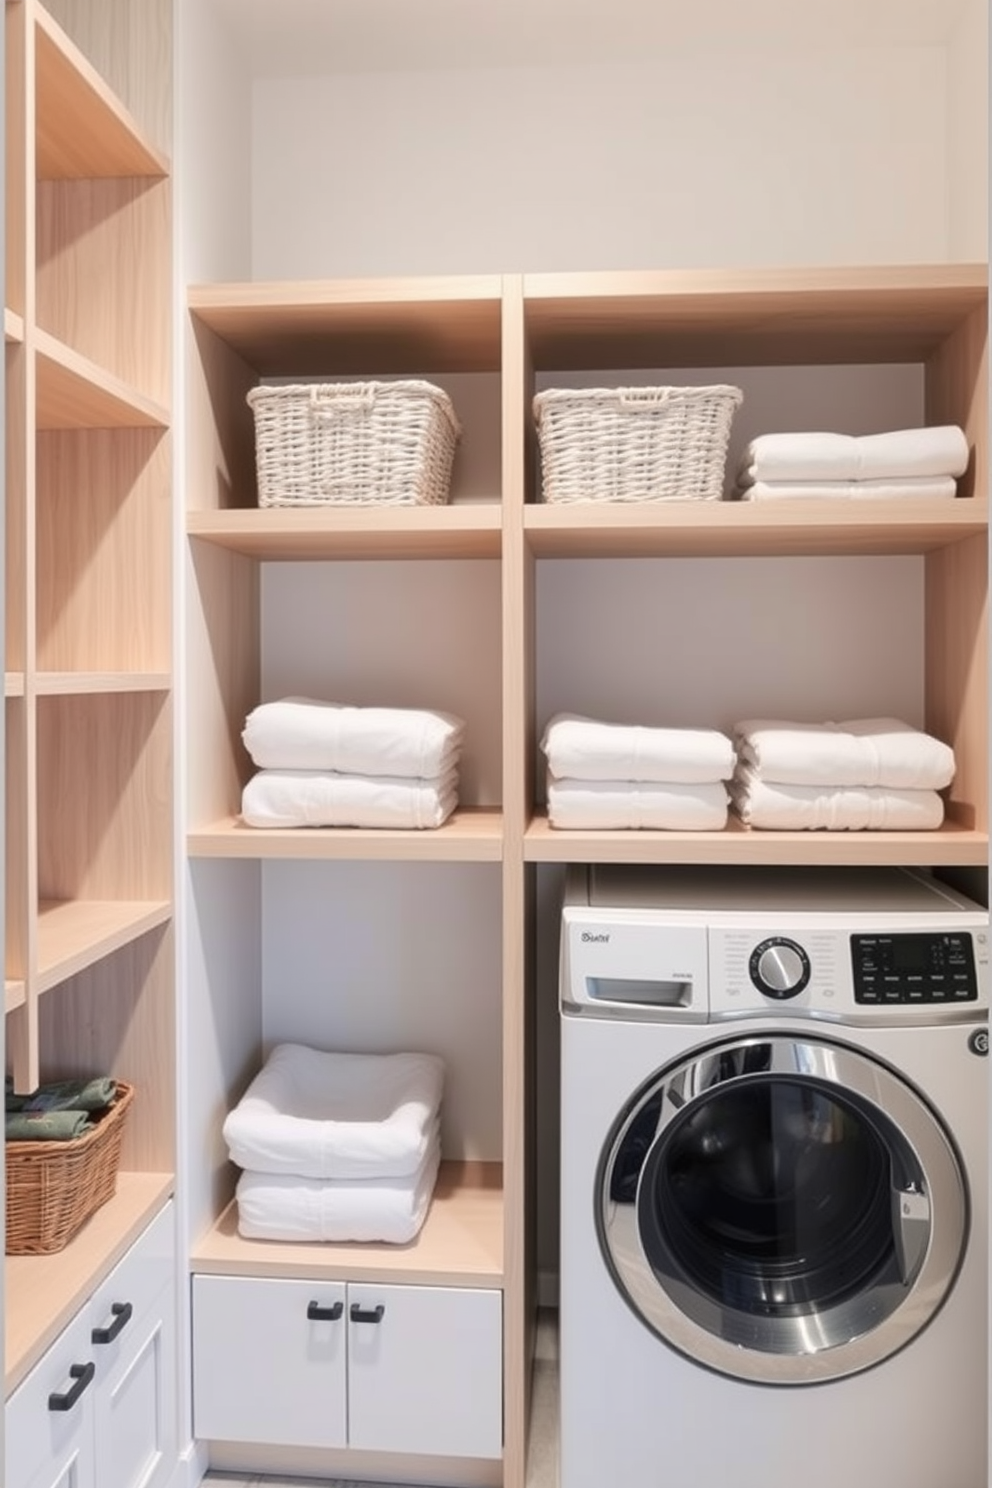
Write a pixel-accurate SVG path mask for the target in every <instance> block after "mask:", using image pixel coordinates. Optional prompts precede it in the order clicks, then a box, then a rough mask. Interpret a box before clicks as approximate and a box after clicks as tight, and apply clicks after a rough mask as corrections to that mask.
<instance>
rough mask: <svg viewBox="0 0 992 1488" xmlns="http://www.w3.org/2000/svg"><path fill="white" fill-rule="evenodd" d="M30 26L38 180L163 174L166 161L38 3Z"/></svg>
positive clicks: (165, 168) (91, 66) (167, 161)
mask: <svg viewBox="0 0 992 1488" xmlns="http://www.w3.org/2000/svg"><path fill="white" fill-rule="evenodd" d="M35 25H36V30H35V38H36V44H35V56H36V61H35V70H36V76H37V136H38V151H37V155H38V158H37V173H38V178H39V179H40V180H73V179H88V178H99V177H107V176H152V177H161V176H167V175H168V174H169V160H168V157H167V156H166V155H165V154H164V153H163V152H162V151H161V150H159V149H158V148H157V147H156V146H155V145H153V144H152V143H151V141H150V140H149V139H148V138H147V137H146V136H145V133H144V131H143V130H142V129H141V128H140V126H139V125H138V123H137V122H136V120H135V119H134V118H133V117H132V115H131V114H130V112H129V111H128V110H127V109H126V108H125V107H124V105H123V104H122V103H121V101H120V100H119V99H118V98H117V96H116V95H115V94H114V92H113V91H112V90H111V89H110V88H109V87H108V86H107V84H106V83H105V82H104V80H103V78H102V77H101V76H100V74H99V73H98V72H97V70H96V68H95V67H94V66H93V65H92V63H91V62H90V61H89V59H88V58H87V57H85V56H84V55H83V53H82V52H81V51H80V50H79V48H78V47H77V46H76V44H75V42H73V41H72V40H71V38H70V37H69V36H68V35H67V34H66V33H65V31H63V29H62V27H61V26H60V25H59V24H58V23H57V21H55V20H54V19H53V17H52V16H50V15H49V14H48V13H47V11H45V10H44V9H43V7H42V6H41V5H38V6H36V7H35Z"/></svg>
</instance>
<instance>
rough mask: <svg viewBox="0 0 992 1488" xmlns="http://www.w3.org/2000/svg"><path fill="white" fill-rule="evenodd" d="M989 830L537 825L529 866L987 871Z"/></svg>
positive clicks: (527, 848)
mask: <svg viewBox="0 0 992 1488" xmlns="http://www.w3.org/2000/svg"><path fill="white" fill-rule="evenodd" d="M988 850H989V839H988V833H987V832H979V831H974V830H972V829H970V828H967V827H963V826H960V825H958V824H957V823H955V822H946V823H945V824H944V826H942V827H941V828H940V829H939V830H937V831H934V832H874V831H872V832H768V831H757V830H754V829H752V828H750V827H746V826H745V825H744V824H743V823H742V822H740V821H738V820H736V818H732V819H731V822H730V824H729V825H728V826H727V827H726V829H725V830H724V831H722V832H656V831H598V832H584V831H571V830H569V831H562V830H560V829H559V828H555V827H552V826H551V825H550V824H549V822H548V820H547V818H546V817H537V818H535V820H534V821H532V822H531V824H530V826H529V827H528V828H527V831H526V834H525V836H524V857H525V858H526V860H527V861H528V862H531V863H717V864H719V863H741V864H751V863H754V864H795V865H797V866H800V865H805V864H810V865H817V866H820V865H827V866H835V867H859V866H866V867H913V866H918V865H919V864H920V863H928V864H930V865H931V866H933V867H945V866H946V867H952V866H954V865H958V866H975V867H984V866H985V864H986V863H987V861H988Z"/></svg>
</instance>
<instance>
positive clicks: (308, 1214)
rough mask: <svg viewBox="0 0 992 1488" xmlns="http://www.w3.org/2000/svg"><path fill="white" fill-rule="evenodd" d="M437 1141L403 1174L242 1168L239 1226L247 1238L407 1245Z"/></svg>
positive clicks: (419, 1218) (424, 1203) (420, 1218)
mask: <svg viewBox="0 0 992 1488" xmlns="http://www.w3.org/2000/svg"><path fill="white" fill-rule="evenodd" d="M440 1160H441V1149H440V1143H434V1144H433V1145H432V1146H431V1147H430V1148H429V1149H428V1152H427V1156H426V1158H425V1160H424V1162H423V1163H422V1164H421V1166H420V1167H419V1168H418V1169H417V1171H416V1173H413V1174H411V1175H410V1176H409V1177H407V1178H391V1179H365V1180H363V1179H360V1178H355V1179H351V1180H348V1179H337V1180H335V1179H326V1180H323V1181H322V1180H321V1179H319V1178H294V1177H290V1176H286V1175H284V1174H279V1173H252V1172H245V1173H242V1174H241V1177H240V1178H239V1179H238V1186H237V1189H236V1190H235V1196H236V1198H237V1203H238V1232H239V1234H241V1235H244V1236H245V1238H246V1239H250V1240H289V1241H300V1242H306V1241H311V1240H318V1241H332V1242H338V1243H342V1244H343V1243H345V1242H346V1241H351V1240H359V1241H364V1242H367V1243H368V1242H374V1241H385V1242H386V1243H388V1244H390V1245H406V1244H408V1243H409V1242H410V1241H411V1240H413V1239H414V1238H415V1237H416V1235H417V1234H418V1232H419V1230H420V1228H421V1226H422V1225H423V1223H424V1220H425V1219H426V1217H427V1210H428V1208H429V1207H430V1202H431V1196H432V1195H433V1192H434V1187H435V1184H436V1182H437V1173H438V1166H439V1164H440Z"/></svg>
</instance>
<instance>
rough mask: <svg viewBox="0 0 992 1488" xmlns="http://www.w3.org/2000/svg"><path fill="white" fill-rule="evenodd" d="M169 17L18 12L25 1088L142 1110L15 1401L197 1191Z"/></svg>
mask: <svg viewBox="0 0 992 1488" xmlns="http://www.w3.org/2000/svg"><path fill="white" fill-rule="evenodd" d="M170 17H171V8H170V6H169V5H168V4H167V3H165V0H153V3H152V4H151V5H149V6H148V7H146V8H143V9H142V14H141V15H140V16H139V15H138V12H137V11H136V10H135V8H134V7H133V6H131V7H129V6H127V5H124V4H121V3H119V0H109V3H104V0H94V3H92V4H78V3H67V0H52V3H51V4H49V5H42V4H41V3H38V0H8V3H7V5H6V11H5V22H6V77H5V100H6V177H5V180H6V263H7V274H6V284H5V304H4V331H5V349H6V409H5V420H6V439H7V462H6V472H5V475H6V482H5V491H6V609H5V630H6V659H5V688H4V692H5V720H4V721H5V733H6V756H7V779H6V798H5V828H6V830H5V841H6V890H7V895H6V905H5V916H6V935H5V941H6V978H5V1006H6V1049H7V1068H8V1071H9V1072H11V1073H12V1074H13V1077H14V1081H15V1085H16V1087H17V1088H18V1089H19V1090H30V1089H33V1088H35V1086H36V1085H38V1084H39V1083H40V1082H41V1081H43V1080H46V1079H51V1078H57V1077H62V1076H71V1075H77V1074H78V1075H82V1074H94V1073H108V1074H112V1075H117V1076H119V1077H121V1078H124V1079H127V1080H128V1081H130V1082H131V1083H133V1084H134V1085H135V1086H136V1089H137V1097H136V1100H135V1102H134V1106H133V1108H132V1111H131V1113H130V1116H129V1119H128V1126H127V1129H126V1132H125V1140H124V1151H123V1155H122V1161H121V1171H120V1175H119V1181H118V1191H117V1194H116V1197H115V1198H114V1199H113V1200H111V1201H110V1202H109V1203H108V1204H107V1205H105V1206H104V1207H103V1208H101V1209H100V1210H99V1211H98V1212H97V1214H96V1215H95V1216H94V1217H93V1218H92V1219H91V1220H90V1221H89V1222H88V1223H87V1224H86V1225H85V1226H84V1227H83V1229H82V1230H81V1231H80V1233H79V1234H78V1236H77V1237H76V1238H75V1239H73V1240H72V1241H71V1242H70V1243H69V1245H68V1246H67V1247H66V1248H65V1250H63V1251H61V1252H59V1253H58V1254H56V1255H52V1256H40V1257H34V1256H17V1257H8V1258H7V1263H6V1266H5V1282H4V1293H5V1296H4V1302H5V1309H4V1310H5V1322H6V1357H5V1379H6V1387H7V1393H8V1394H9V1392H10V1391H11V1390H12V1389H13V1387H14V1386H15V1385H16V1384H17V1383H18V1382H19V1381H20V1380H21V1379H22V1378H23V1377H24V1375H25V1374H26V1373H27V1371H28V1370H29V1369H30V1367H31V1365H32V1364H33V1363H34V1362H35V1360H37V1359H38V1358H39V1357H40V1355H41V1353H42V1352H43V1351H44V1349H45V1348H46V1347H47V1345H48V1343H50V1342H51V1341H52V1339H53V1338H54V1337H55V1335H56V1334H57V1332H58V1331H59V1329H60V1328H61V1327H63V1326H64V1325H65V1323H66V1322H67V1321H68V1320H69V1319H70V1318H71V1317H72V1315H73V1313H74V1312H75V1310H76V1309H77V1308H78V1307H79V1305H80V1304H81V1302H83V1301H84V1300H85V1299H86V1297H87V1296H88V1295H89V1294H90V1293H91V1292H92V1291H93V1289H94V1287H95V1286H96V1285H97V1284H98V1283H99V1281H100V1279H101V1278H102V1277H103V1276H105V1275H106V1274H107V1273H108V1272H109V1270H110V1269H111V1268H112V1266H113V1265H114V1264H115V1263H116V1261H117V1260H118V1259H119V1258H120V1256H121V1255H122V1254H123V1253H124V1251H125V1250H126V1249H127V1247H128V1245H129V1244H130V1243H131V1242H132V1240H133V1239H134V1238H135V1237H136V1236H137V1235H138V1234H139V1233H140V1231H141V1229H142V1228H143V1227H144V1225H145V1224H146V1223H147V1222H148V1220H149V1219H150V1218H151V1217H152V1215H154V1213H155V1212H156V1211H157V1210H158V1209H159V1208H161V1206H162V1205H163V1204H164V1203H165V1202H166V1200H167V1198H168V1196H169V1195H170V1193H171V1192H172V1190H173V1186H174V1173H175V1161H176V1159H175V1095H174V1080H175V1060H174V1054H173V1050H174V1045H175V1015H174V1007H175V965H174V959H175V958H174V947H173V941H174V935H173V924H172V921H173V902H172V901H173V874H174V862H175V852H174V832H173V799H172V795H173V793H172V760H173V737H172V728H173V725H172V686H173V681H172V585H173V574H172V561H171V549H172V545H173V537H172V530H173V529H172V510H173V506H172V469H171V449H170V433H169V429H170V422H171V415H170V403H171V382H172V375H173V371H172V352H171V339H172V313H173V312H172V306H173V282H172V253H171V242H172V227H171V218H172V208H171V183H170V180H169V157H168V141H169V139H170V136H171V110H170V107H169V103H168V100H169V98H170V96H171V67H172V63H171V56H170V55H169V50H170V45H171V43H170V42H169V36H170ZM152 78H157V79H158V82H157V85H156V86H155V87H154V88H151V89H150V88H149V86H148V84H149V80H150V79H152Z"/></svg>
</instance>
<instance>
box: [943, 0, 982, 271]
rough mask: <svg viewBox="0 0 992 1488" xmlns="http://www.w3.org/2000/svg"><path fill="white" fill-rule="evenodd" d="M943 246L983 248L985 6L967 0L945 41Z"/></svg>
mask: <svg viewBox="0 0 992 1488" xmlns="http://www.w3.org/2000/svg"><path fill="white" fill-rule="evenodd" d="M947 102H948V152H947V159H948V215H949V236H948V248H949V254H950V257H951V258H955V259H964V260H967V259H973V260H975V261H976V262H978V261H981V260H984V259H987V258H988V252H989V8H988V0H971V3H970V4H969V5H968V6H967V7H966V9H965V11H964V14H963V15H962V16H961V18H960V20H959V21H958V24H957V26H956V28H955V30H954V33H953V35H952V37H951V42H950V45H949V47H948V90H947Z"/></svg>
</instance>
